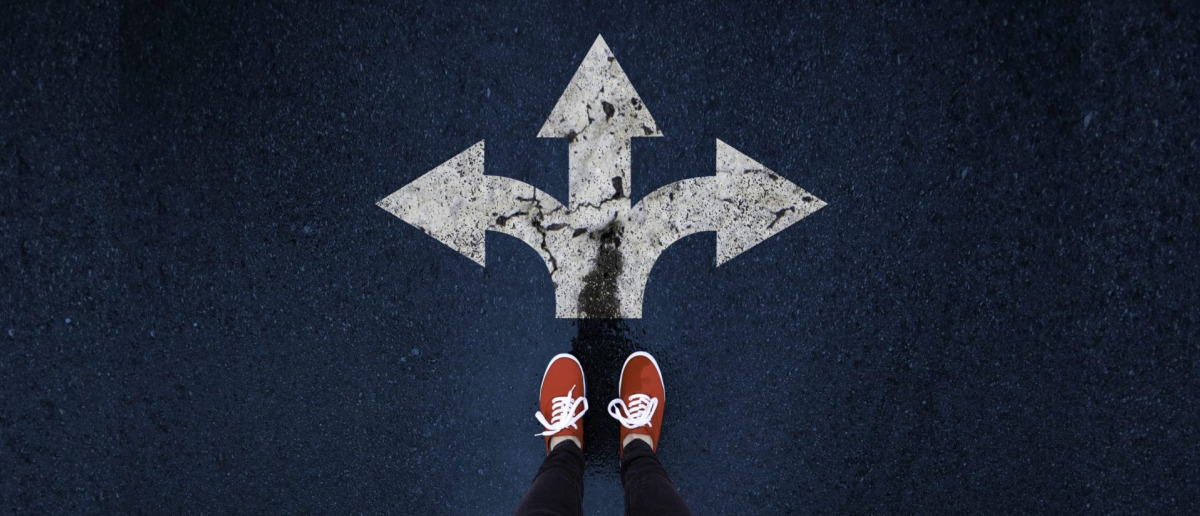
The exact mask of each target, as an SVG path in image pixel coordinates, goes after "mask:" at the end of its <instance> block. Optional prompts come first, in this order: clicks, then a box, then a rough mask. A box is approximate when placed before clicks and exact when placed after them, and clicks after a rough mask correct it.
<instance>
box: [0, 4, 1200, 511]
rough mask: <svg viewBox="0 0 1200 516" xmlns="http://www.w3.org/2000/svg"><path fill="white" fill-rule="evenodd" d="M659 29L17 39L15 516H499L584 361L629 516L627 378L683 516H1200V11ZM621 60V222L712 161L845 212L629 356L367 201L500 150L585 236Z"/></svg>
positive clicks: (419, 8)
mask: <svg viewBox="0 0 1200 516" xmlns="http://www.w3.org/2000/svg"><path fill="white" fill-rule="evenodd" d="M644 4H645V3H643V2H610V3H596V4H590V5H574V4H569V3H564V2H544V3H540V4H539V5H534V3H532V2H511V3H503V4H502V3H496V4H494V5H489V6H486V7H485V6H469V5H461V6H457V5H442V3H432V2H431V3H429V4H428V5H420V4H414V5H398V4H397V3H395V2H372V3H370V5H368V3H365V2H364V3H358V4H355V5H354V6H349V5H346V6H342V7H334V6H332V5H309V4H303V5H297V4H264V3H258V2H228V3H226V5H223V6H220V5H215V6H204V7H201V6H191V7H189V6H183V5H170V6H164V5H160V4H159V3H157V2H154V3H151V2H130V3H128V4H127V5H121V6H118V5H111V4H109V3H107V2H103V1H95V2H80V3H75V4H73V5H69V3H62V4H59V3H46V4H45V5H43V4H40V3H36V2H21V1H16V2H5V3H3V5H0V511H2V512H5V513H15V514H89V513H103V514H136V513H147V514H260V513H320V514H347V513H360V512H361V513H390V514H508V513H511V511H512V510H513V508H515V506H516V503H517V501H518V500H519V499H520V497H521V496H522V494H523V493H524V491H525V488H526V487H527V486H528V484H529V482H530V480H531V479H532V476H533V474H534V472H535V471H536V469H537V466H538V464H539V463H540V461H541V458H542V456H543V451H542V450H543V448H542V442H541V439H540V438H536V437H534V434H535V433H537V432H538V431H540V428H539V425H538V424H537V422H536V421H535V420H534V418H533V413H534V411H535V410H536V396H537V389H538V382H539V380H540V375H541V374H542V371H543V369H544V367H545V364H546V361H547V360H549V359H550V357H552V356H553V355H554V354H555V353H558V352H564V351H572V352H574V353H576V355H577V356H579V358H580V359H581V360H582V361H583V363H584V365H585V367H586V368H587V374H588V379H589V394H590V395H591V404H592V412H591V415H590V416H589V418H588V421H587V427H586V429H587V432H588V433H587V439H588V441H587V444H588V449H587V452H588V460H589V463H588V468H589V469H588V474H587V485H586V501H585V507H586V509H587V512H588V513H589V514H615V513H618V512H619V511H620V508H621V487H620V484H619V481H618V475H617V449H616V437H615V436H616V431H617V430H616V425H615V423H613V422H612V421H611V420H610V419H608V416H606V415H604V414H603V409H604V406H605V405H606V404H607V401H608V399H609V398H610V397H611V396H612V395H613V392H614V391H615V382H616V374H617V370H618V369H619V367H620V364H621V362H622V360H623V359H624V356H625V355H626V354H627V353H628V352H629V351H631V350H639V349H641V350H648V351H650V352H652V353H654V354H655V355H656V356H657V357H658V358H659V360H660V363H661V365H662V367H663V369H664V374H665V375H666V386H667V407H666V416H665V417H666V419H665V422H664V427H665V430H664V434H663V442H662V447H661V453H660V456H661V458H662V461H663V463H664V464H665V465H666V467H667V469H668V471H670V473H671V475H672V476H673V478H674V479H675V482H676V484H677V486H678V488H679V490H680V491H681V493H682V494H683V495H684V497H685V498H687V500H688V501H689V503H690V504H691V506H692V508H693V510H694V511H695V512H696V513H697V514H810V513H811V514H828V513H842V514H844V513H855V514H863V513H866V514H879V513H925V514H930V513H932V514H946V513H952V514H957V513H1002V514H1013V513H1039V514H1063V513H1085V514H1133V513H1146V514H1188V513H1191V514H1195V513H1196V512H1198V511H1200V499H1198V496H1197V494H1196V493H1197V492H1200V485H1198V482H1200V480H1198V479H1200V439H1198V436H1197V432H1198V431H1197V428H1200V418H1198V417H1197V415H1196V414H1197V412H1198V411H1197V409H1196V407H1197V401H1198V399H1200V382H1198V381H1197V374H1198V373H1200V372H1198V371H1197V359H1198V355H1200V348H1198V343H1200V310H1197V308H1196V307H1197V305H1198V304H1200V295H1198V293H1197V292H1198V291H1200V289H1198V288H1197V287H1198V286H1200V267H1197V265H1196V263H1195V260H1196V257H1197V255H1198V251H1200V238H1198V232H1197V229H1196V228H1197V227H1198V226H1197V224H1198V222H1197V207H1196V195H1197V193H1198V191H1200V184H1198V180H1197V175H1196V163H1197V158H1198V157H1200V152H1198V149H1197V133H1198V131H1197V129H1196V128H1197V123H1198V121H1200V109H1197V104H1196V102H1197V93H1198V91H1200V86H1198V83H1197V80H1196V76H1197V73H1200V55H1198V54H1197V49H1198V45H1200V43H1198V41H1200V40H1198V39H1197V37H1196V36H1197V27H1198V26H1200V11H1198V10H1197V9H1196V8H1195V6H1194V5H1193V6H1188V5H1187V4H1185V3H1183V2H1159V3H1155V4H1154V5H1146V6H1130V7H1112V6H1109V5H1108V4H1109V3H1101V2H1097V3H1085V4H1082V5H1078V4H1075V5H1072V3H1070V2H1045V3H1043V4H1042V5H1030V6H1028V7H1025V8H1012V7H1008V6H994V7H990V8H985V9H968V8H965V7H962V6H960V4H958V3H952V2H947V3H946V7H943V8H918V7H913V6H910V5H908V4H881V5H877V6H872V7H864V8H861V9H857V8H851V7H848V6H847V5H846V4H847V3H846V2H828V3H826V4H825V5H816V6H799V5H796V6H792V5H788V4H787V3H781V4H780V5H771V4H762V5H752V4H748V5H745V6H737V5H734V3H732V2H727V3H722V4H713V5H707V6H705V5H688V4H682V3H679V4H675V3H671V4H669V5H668V4H665V3H664V5H657V6H646V5H644ZM656 4H657V3H656ZM598 34H603V36H604V38H605V40H606V41H607V42H608V44H609V46H611V48H612V50H613V52H614V54H615V55H616V57H617V59H618V60H619V62H620V64H621V65H622V67H623V68H624V69H625V71H626V73H627V74H628V76H629V78H630V80H631V81H632V83H633V84H634V86H635V87H636V88H637V90H638V92H639V93H640V94H641V96H642V98H643V100H644V101H645V104H646V106H647V108H648V109H650V110H651V112H652V113H653V115H654V117H655V120H656V121H657V122H658V126H659V128H661V129H662V131H663V133H664V135H665V136H664V137H663V138H654V139H639V140H636V141H635V142H634V149H633V187H632V188H633V190H632V191H633V200H634V201H635V202H636V201H637V200H638V199H640V198H641V197H643V196H645V195H646V194H648V193H649V192H651V191H653V190H654V189H655V188H658V187H659V186H662V185H665V184H667V183H670V182H673V181H677V180H680V179H684V178H687V177H695V176H701V175H711V174H712V173H713V161H714V152H715V151H714V140H715V139H717V138H720V139H721V140H723V141H725V142H728V143H729V144H731V145H733V146H734V147H736V148H738V149H740V150H742V151H743V152H745V153H746V154H747V155H749V156H751V157H753V158H754V159H755V160H758V161H759V162H761V163H763V164H764V165H766V166H768V167H770V168H771V169H773V170H775V171H776V172H778V173H779V174H781V175H783V176H785V177H787V178H788V179H789V180H791V181H794V182H795V183H796V184H798V185H800V186H801V187H803V188H805V189H807V190H809V191H810V192H812V193H813V194H814V195H817V196H819V197H820V198H822V199H824V200H825V201H827V202H828V203H829V205H828V206H827V207H826V208H824V209H822V210H820V211H819V212H817V213H815V214H813V215H812V216H810V217H808V218H806V219H804V220H802V221H801V222H799V223H798V224H796V225H795V226H793V227H792V228H789V229H788V230H786V231H784V232H782V233H780V234H779V235H777V236H775V237H773V238H771V239H769V240H767V241H766V242H764V243H763V244H761V245H759V246H757V247H755V248H753V249H751V250H749V251H747V252H746V253H745V254H743V255H741V256H739V257H738V258H736V259H734V260H733V261H731V262H729V263H728V264H725V265H723V266H721V267H720V268H716V267H714V265H713V257H714V247H715V237H714V235H713V234H712V233H704V234H701V235H697V236H693V237H689V238H686V239H684V240H682V241H680V242H679V243H678V244H676V245H675V246H673V247H671V248H670V249H668V250H667V251H666V253H664V254H663V255H662V257H661V258H660V260H659V261H658V263H657V266H656V267H655V269H654V272H653V274H652V276H651V278H650V282H649V286H648V288H647V291H646V296H645V305H644V318H643V319H640V320H625V321H611V320H610V321H604V320H587V321H573V320H558V319H555V318H554V295H553V287H552V284H551V283H550V278H549V275H548V274H547V273H546V269H545V267H544V266H543V264H542V263H541V260H540V259H539V258H538V257H537V255H536V253H534V252H533V251H532V250H531V249H529V248H528V247H526V246H525V245H524V244H522V243H520V242H519V241H517V240H515V239H512V238H508V237H506V236H502V235H498V234H494V233H493V234H489V235H488V237H487V253H488V266H487V268H486V269H484V268H480V267H478V266H477V265H476V264H474V263H473V262H471V260H469V259H467V258H465V257H463V256H461V255H459V254H457V253H456V252H454V251H453V250H452V249H450V248H448V247H446V246H444V245H442V244H440V243H439V242H437V241H436V240H434V239H432V238H430V237H428V236H426V235H424V234H423V233H422V232H421V231H420V230H417V229H415V228H413V227H411V226H408V225H407V224H405V223H403V222H402V221H400V220H398V219H396V218H395V217H392V216H391V215H389V214H388V213H386V212H384V211H383V210H381V209H379V208H377V207H376V206H375V204H374V203H375V202H376V201H378V200H379V199H380V198H382V197H383V196H385V195H387V194H389V193H391V192H392V191H394V190H396V189H397V188H399V187H401V186H403V185H404V184H406V183H408V182H409V181H411V180H412V179H414V178H416V177H417V176H419V175H421V174H423V173H425V172H426V171H428V170H430V169H431V168H433V167H434V166H436V165H438V164H440V163H442V162H443V161H445V160H446V159H448V158H450V157H452V156H454V155H455V154H457V153H458V152H460V151H462V150H463V149H465V148H467V147H468V146H470V145H472V144H474V143H475V142H477V141H479V140H485V139H486V140H487V165H486V166H487V172H488V173H490V174H498V175H505V176H509V177H513V178H516V179H520V180H522V181H525V182H528V183H531V184H534V185H536V186H538V187H539V188H541V189H542V190H544V191H546V192H548V193H550V194H552V195H554V196H556V197H557V198H559V199H566V198H567V152H566V151H567V146H566V144H565V142H563V141H562V140H556V139H539V138H535V135H536V134H537V131H538V129H539V128H540V127H541V125H542V122H543V121H544V119H545V117H546V115H547V114H549V112H550V110H551V108H552V107H553V106H554V103H555V101H556V100H557V99H558V98H559V95H560V94H561V93H562V90H563V88H564V87H565V86H566V84H567V83H568V82H569V80H570V78H571V75H572V74H573V73H574V72H575V69H576V67H577V66H578V65H579V61H580V60H581V59H582V58H583V55H584V54H585V53H586V52H587V50H588V48H589V46H590V45H591V43H592V41H593V40H594V39H595V38H596V36H597V35H598Z"/></svg>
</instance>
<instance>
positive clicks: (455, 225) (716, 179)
mask: <svg viewBox="0 0 1200 516" xmlns="http://www.w3.org/2000/svg"><path fill="white" fill-rule="evenodd" d="M538 136H539V137H544V138H546V137H548V138H566V139H567V141H568V143H567V145H568V146H569V149H570V150H569V152H570V192H569V195H570V199H569V200H568V206H563V205H562V203H560V202H559V201H558V200H556V199H554V198H553V197H551V196H550V195H548V194H546V193H545V192H542V191H540V190H538V189H537V188H535V187H533V186H532V185H529V184H527V183H523V182H521V181H517V180H515V179H509V178H505V177H499V176H489V175H484V173H483V172H484V171H483V157H484V142H482V141H481V142H479V143H476V144H475V145H472V146H471V147H470V148H468V149H467V150H465V151H463V152H461V153H459V155H457V156H455V157H453V158H450V160H448V161H446V162H445V163H442V164H441V165H439V166H438V167H437V168H434V169H433V170H431V171H429V172H428V173H426V174H425V175H423V176H421V177H419V178H417V179H416V180H415V181H413V182H411V183H409V184H408V185H406V186H404V187H403V188H401V189H399V190H397V191H396V192H394V193H392V194H391V195H389V196H387V197H386V198H384V199H383V200H381V201H379V202H378V203H377V204H378V205H379V207H381V208H383V209H385V210H387V211H388V212H390V213H392V214H393V215H395V216H397V217H399V218H401V219H402V220H404V221H405V222H407V223H409V224H412V225H413V226H416V227H418V228H420V229H422V230H423V231H425V232H426V233H428V234H429V235H430V236H432V237H434V238H436V239H438V240H439V241H441V242H442V243H444V244H446V245H448V246H450V247H451V248H453V249H454V250H456V251H458V252H460V253H462V254H463V255H465V256H467V257H468V258H470V259H472V260H475V262H476V263H478V264H479V265H486V260H485V256H486V255H485V249H484V235H485V232H487V231H497V232H500V233H505V234H508V235H512V236H514V237H517V238H518V239H520V240H521V241H522V242H525V243H526V244H527V245H529V246H530V247H532V248H533V249H535V250H537V252H538V255H540V256H541V257H542V260H543V261H545V263H546V268H547V269H548V270H549V271H550V276H551V279H553V281H554V293H555V301H556V310H555V312H556V316H557V317H559V318H640V317H641V316H642V295H643V293H644V291H645V289H646V281H647V280H649V278H650V270H651V269H652V268H653V267H654V262H655V261H656V260H657V259H658V257H659V255H660V254H662V252H663V251H664V250H665V249H666V248H667V247H669V246H670V245H671V244H673V243H675V241H677V240H679V239H680V238H683V237H685V236H687V235H690V234H693V233H698V232H701V231H716V232H717V265H718V266H719V265H721V264H724V263H725V262H728V261H729V260H731V259H733V257H735V256H737V255H739V254H741V253H742V252H744V251H746V250H747V249H749V248H751V247H753V246H755V245H757V244H758V243H759V242H762V241H763V240H766V239H767V238H770V237H771V236H772V235H774V234H775V233H778V232H780V231H783V230H784V229H785V228H787V227H788V226H791V225H792V224H795V223H796V222H797V221H799V220H800V219H802V218H804V217H806V216H808V215H809V214H811V213H813V212H814V211H817V210H819V209H821V208H822V207H823V206H825V202H824V201H822V200H820V199H818V198H816V197H815V196H813V195H812V194H810V193H808V192H806V191H804V189H802V188H800V187H798V186H796V185H795V184H794V183H792V182H791V181H788V180H787V179H784V178H783V176H780V175H779V174H776V173H775V172H772V171H771V170H769V169H768V168H767V167H764V166H763V165H762V164H760V163H758V162H757V161H754V160H753V159H750V158H749V157H747V156H746V155H744V154H742V153H741V152H738V151H737V150H736V149H734V148H733V147H730V146H729V145H727V144H725V142H722V141H720V140H717V162H716V175H713V176H707V177H697V178H692V179H685V180H683V181H678V182H675V183H671V184H669V185H667V186H664V187H662V188H659V189H658V190H655V191H654V192H653V193H651V194H650V195H648V196H646V198H645V199H642V201H641V202H639V203H638V204H637V206H633V207H631V206H630V201H629V192H630V186H631V185H630V139H631V138H635V137H645V136H662V132H661V131H659V129H658V126H657V125H656V124H655V123H654V118H652V117H651V116H650V111H649V109H648V108H647V107H646V106H645V104H644V103H643V102H642V99H641V97H639V96H638V94H637V91H635V90H634V89H633V85H632V84H630V83H629V79H628V78H627V77H626V76H625V72H624V71H623V70H622V69H621V65H620V64H618V63H617V59H616V58H615V57H613V54H612V51H610V50H609V49H608V45H606V44H605V43H604V38H601V37H598V38H596V42H595V43H594V44H592V48H591V50H590V51H589V52H588V54H587V56H586V57H584V58H583V63H582V64H580V66H579V69H578V70H577V71H576V72H575V76H574V77H573V78H572V79H571V83H570V84H569V85H567V89H566V91H564V92H563V94H562V97H561V98H559V99H558V103H557V104H556V105H555V106H554V110H553V111H551V113H550V117H549V118H548V119H547V120H546V123H545V125H543V126H542V129H541V131H540V132H538Z"/></svg>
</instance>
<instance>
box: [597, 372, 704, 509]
mask: <svg viewBox="0 0 1200 516" xmlns="http://www.w3.org/2000/svg"><path fill="white" fill-rule="evenodd" d="M618 392H619V394H620V397H619V398H617V399H615V400H612V402H611V403H609V404H608V414H609V415H610V416H612V417H613V419H616V420H617V421H618V422H619V423H621V446H622V448H621V485H623V486H624V487H625V514H626V515H629V516H640V515H649V514H655V515H660V514H662V515H668V516H674V515H679V514H687V515H690V514H691V513H692V512H691V510H689V509H688V506H687V503H685V502H684V501H683V497H682V496H680V495H679V491H678V490H676V489H675V484H674V483H672V482H671V477H669V476H667V470H665V469H663V467H662V464H661V463H659V462H658V456H657V455H656V454H655V451H656V450H657V449H658V438H659V435H660V433H661V432H662V421H663V410H664V409H665V408H666V404H667V390H666V386H665V384H664V383H663V379H662V370H661V369H659V368H658V361H656V360H654V357H652V356H650V354H649V353H646V352H643V351H639V352H636V353H633V354H632V355H629V358H627V359H625V365H624V367H622V368H621V382H620V384H619V386H618Z"/></svg>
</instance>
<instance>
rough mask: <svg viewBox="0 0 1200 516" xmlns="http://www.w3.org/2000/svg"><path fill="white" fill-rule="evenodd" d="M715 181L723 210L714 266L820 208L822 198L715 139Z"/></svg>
mask: <svg viewBox="0 0 1200 516" xmlns="http://www.w3.org/2000/svg"><path fill="white" fill-rule="evenodd" d="M717 181H718V183H719V185H720V186H719V189H720V193H718V198H719V199H720V200H721V201H723V202H724V204H725V207H726V210H727V211H726V212H725V213H724V220H723V222H722V223H721V226H720V229H718V230H717V266H720V265H721V264H724V263H725V262H727V261H729V260H731V259H733V257H735V256H737V255H739V254H741V253H742V252H744V251H746V250H747V249H750V248H751V247H754V246H755V245H758V244H759V243H760V242H762V241H763V240H766V239H768V238H770V237H771V236H772V235H774V234H775V233H778V232H780V231H783V230H784V229H786V228H787V227H788V226H791V225H792V224H795V223H796V222H797V221H799V220H800V219H803V218H804V217H807V216H808V215H809V214H811V213H813V212H815V211H817V210H819V209H821V208H823V207H824V206H825V201H822V200H820V199H818V198H817V197H816V196H814V195H812V194H810V193H808V192H806V191H804V189H803V188H800V187H799V186H796V184H795V183H792V182H791V181H788V180H787V179H784V178H783V176H780V175H779V174H776V173H775V172H772V171H771V170H770V169H768V168H767V167H764V166H763V165H762V164H761V163H759V162H757V161H754V160H753V159H750V158H749V157H747V156H746V155H745V154H742V153H741V152H738V150H737V149H734V148H733V147H730V146H729V145H726V144H725V142H723V141H721V140H717Z"/></svg>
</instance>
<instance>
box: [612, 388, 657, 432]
mask: <svg viewBox="0 0 1200 516" xmlns="http://www.w3.org/2000/svg"><path fill="white" fill-rule="evenodd" d="M657 409H658V398H651V397H650V396H647V395H645V394H641V393H638V394H630V395H629V404H626V403H625V400H622V399H621V398H617V399H615V400H612V401H610V402H609V403H608V415H610V416H612V417H613V419H616V420H617V421H619V422H620V423H621V425H622V426H624V427H625V428H628V429H630V430H633V429H635V428H641V427H643V426H653V425H652V423H651V419H653V418H654V411H655V410H657ZM622 411H624V412H625V414H624V415H622V414H621V412H622Z"/></svg>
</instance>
